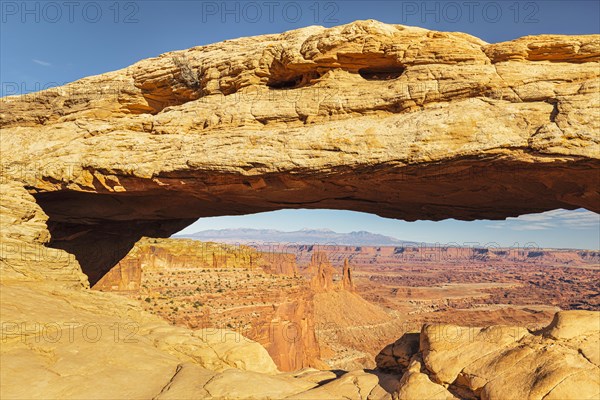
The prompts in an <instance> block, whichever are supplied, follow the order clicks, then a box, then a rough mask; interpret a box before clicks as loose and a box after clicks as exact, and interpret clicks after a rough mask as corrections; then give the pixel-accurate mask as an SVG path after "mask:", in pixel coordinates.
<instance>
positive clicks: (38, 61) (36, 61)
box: [31, 58, 52, 67]
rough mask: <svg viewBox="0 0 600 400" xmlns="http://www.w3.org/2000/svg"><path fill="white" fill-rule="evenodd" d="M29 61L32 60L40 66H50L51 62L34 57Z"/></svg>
mask: <svg viewBox="0 0 600 400" xmlns="http://www.w3.org/2000/svg"><path fill="white" fill-rule="evenodd" d="M31 61H33V62H34V63H36V64H38V65H41V66H42V67H51V66H52V64H51V63H49V62H47V61H42V60H38V59H36V58H32V59H31Z"/></svg>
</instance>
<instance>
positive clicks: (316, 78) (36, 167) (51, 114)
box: [0, 21, 600, 284]
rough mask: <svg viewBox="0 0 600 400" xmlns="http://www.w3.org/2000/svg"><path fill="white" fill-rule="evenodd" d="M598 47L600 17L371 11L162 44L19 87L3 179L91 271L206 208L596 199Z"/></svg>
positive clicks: (436, 214)
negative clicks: (527, 24)
mask: <svg viewBox="0 0 600 400" xmlns="http://www.w3.org/2000/svg"><path fill="white" fill-rule="evenodd" d="M599 60H600V36H599V35H588V36H560V35H542V36H536V37H525V38H521V39H517V40H514V41H511V42H505V43H498V44H487V43H485V42H483V41H481V40H479V39H477V38H475V37H472V36H469V35H466V34H463V33H446V32H433V31H428V30H425V29H420V28H413V27H403V26H399V25H386V24H382V23H378V22H375V21H358V22H355V23H352V24H348V25H344V26H340V27H335V28H329V29H326V28H323V27H308V28H303V29H299V30H295V31H291V32H286V33H283V34H279V35H265V36H262V37H254V38H241V39H237V40H231V41H226V42H222V43H217V44H212V45H208V46H202V47H196V48H192V49H189V50H183V51H177V52H172V53H166V54H163V55H161V56H159V57H156V58H152V59H147V60H143V61H140V62H138V63H136V64H134V65H132V66H130V67H128V68H125V69H122V70H119V71H114V72H109V73H106V74H102V75H98V76H93V77H89V78H85V79H82V80H80V81H76V82H73V83H71V84H68V85H65V86H63V87H60V88H55V89H49V90H46V91H43V92H39V93H35V94H32V95H25V96H14V97H6V98H3V99H2V115H1V118H0V126H1V127H2V143H1V145H2V154H3V160H2V163H3V166H2V167H3V168H2V177H3V183H4V184H5V186H6V189H4V190H5V191H6V193H8V194H9V195H14V197H15V198H19V199H21V200H22V201H23V202H24V203H26V204H27V207H29V208H27V207H24V208H22V209H21V208H19V205H17V206H14V210H16V211H15V213H18V212H23V213H24V214H23V215H25V216H24V217H22V220H23V221H25V220H27V218H26V217H27V215H34V214H35V213H38V214H39V213H41V210H43V213H44V214H45V215H47V229H46V227H45V226H44V227H36V229H39V232H38V231H36V232H38V233H36V235H34V238H33V240H34V241H36V242H38V243H40V244H42V243H47V244H48V245H49V246H50V247H51V248H55V249H62V250H66V252H67V253H69V254H73V255H74V256H75V258H76V259H77V261H78V264H79V265H80V266H81V268H82V270H83V272H85V273H86V274H87V276H88V277H89V280H90V282H91V283H92V284H93V283H94V282H95V281H97V280H98V279H99V278H100V277H101V276H102V275H103V274H104V273H106V272H107V271H108V270H109V269H110V268H111V267H112V266H113V265H115V264H116V263H117V262H118V261H119V260H120V259H121V258H122V257H123V256H124V255H125V254H126V253H127V251H128V250H129V249H130V248H131V246H132V245H133V244H134V243H135V241H137V240H138V239H139V238H140V237H141V236H169V235H171V234H172V233H174V232H176V231H178V230H180V229H181V228H183V227H184V226H186V225H188V224H190V223H191V222H193V221H195V220H196V219H197V218H199V217H204V216H216V215H235V214H246V213H255V212H261V211H269V210H276V209H282V208H331V209H348V210H356V211H365V212H370V213H375V214H378V215H381V216H384V217H392V218H399V219H405V220H416V219H430V220H439V219H445V218H456V219H462V220H473V219H479V218H489V219H502V218H506V217H509V216H517V215H521V214H526V213H532V212H542V211H547V210H552V209H556V208H564V209H576V208H581V207H583V208H587V209H589V210H592V211H595V212H600V193H599V187H600V182H599V179H600V178H599V176H600V138H599V136H598V132H599V131H600V117H599V109H600V99H599V97H598V90H599V87H600V83H599V79H598V78H599V75H600V74H599V70H598V61H599ZM3 192H4V191H3ZM28 196H29V197H28ZM30 196H33V199H35V202H32V201H31V197H30ZM11 210H12V209H11ZM23 210H26V211H27V212H25V211H23ZM11 212H12V211H11ZM28 213H29V214H28ZM32 213H33V214H32ZM38 214H35V215H37V216H38V217H39V215H38ZM40 215H41V214H40ZM38 217H36V218H38ZM40 218H41V219H43V218H44V217H39V218H38V219H40ZM27 221H28V220H27ZM36 226H37V225H36ZM10 229H13V230H14V229H17V228H10ZM20 234H21V232H20V231H18V230H15V231H14V232H13V233H11V232H9V236H10V235H13V236H11V238H12V239H14V238H15V237H16V238H20V236H19V235H20ZM15 240H17V239H15ZM19 240H20V239H19ZM15 268H16V267H15ZM55 269H56V268H54V270H55ZM17 270H18V268H17V269H15V271H17ZM29 273H30V271H26V270H23V269H20V270H18V273H15V274H14V275H11V274H8V275H6V276H8V277H9V278H10V279H13V278H12V277H14V279H16V280H19V279H25V280H26V279H29V278H28V276H29V275H28V274H29ZM31 273H32V274H33V273H34V272H31ZM59 275H60V274H59ZM7 279H8V278H7ZM57 279H61V278H60V277H59V278H57Z"/></svg>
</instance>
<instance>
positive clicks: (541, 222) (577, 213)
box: [486, 209, 600, 231]
mask: <svg viewBox="0 0 600 400" xmlns="http://www.w3.org/2000/svg"><path fill="white" fill-rule="evenodd" d="M486 227H488V228H493V229H511V230H514V231H539V230H546V229H600V214H596V213H595V212H592V211H588V210H584V209H579V210H574V211H570V210H563V209H558V210H552V211H547V212H543V213H539V214H527V215H521V216H519V217H516V218H507V219H506V221H498V222H492V223H490V224H489V225H486Z"/></svg>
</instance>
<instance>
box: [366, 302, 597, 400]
mask: <svg viewBox="0 0 600 400" xmlns="http://www.w3.org/2000/svg"><path fill="white" fill-rule="evenodd" d="M416 344H417V342H415V335H414V334H410V335H405V336H403V337H402V338H400V339H399V340H398V341H397V342H396V343H394V344H392V345H390V346H388V347H386V348H385V349H384V350H383V351H382V353H381V354H380V355H379V356H378V358H377V362H378V366H379V367H380V368H383V369H385V370H393V371H405V372H404V375H403V377H402V379H401V381H400V386H399V387H400V389H399V398H401V399H416V398H419V396H420V397H423V396H426V394H429V396H431V397H427V398H441V399H448V398H455V396H456V397H458V398H481V399H489V400H493V399H499V400H500V399H513V398H515V399H516V398H529V399H569V398H581V399H595V398H598V396H599V395H600V365H599V364H598V352H599V351H598V349H600V313H598V312H591V311H561V312H558V313H557V314H556V315H555V318H554V321H553V323H552V324H551V325H549V326H548V327H547V328H546V329H544V330H542V331H540V332H534V333H532V332H529V331H527V330H526V329H525V328H521V327H515V326H491V327H487V328H475V327H459V326H454V325H442V324H436V325H425V326H424V327H423V329H422V331H421V333H420V345H418V346H416ZM592 349H593V350H592Z"/></svg>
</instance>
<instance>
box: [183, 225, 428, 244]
mask: <svg viewBox="0 0 600 400" xmlns="http://www.w3.org/2000/svg"><path fill="white" fill-rule="evenodd" d="M172 237H173V238H183V239H194V240H201V241H203V242H210V241H215V242H223V243H246V244H247V243H256V244H260V243H294V244H328V245H346V246H401V245H408V246H415V245H418V244H419V243H418V242H412V241H405V240H400V239H396V238H394V237H391V236H385V235H380V234H378V233H372V232H367V231H358V232H350V233H339V232H334V231H332V230H331V229H307V228H304V229H301V230H299V231H292V232H284V231H279V230H275V229H249V228H239V229H211V230H204V231H199V232H195V233H183V234H177V235H173V236H172Z"/></svg>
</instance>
